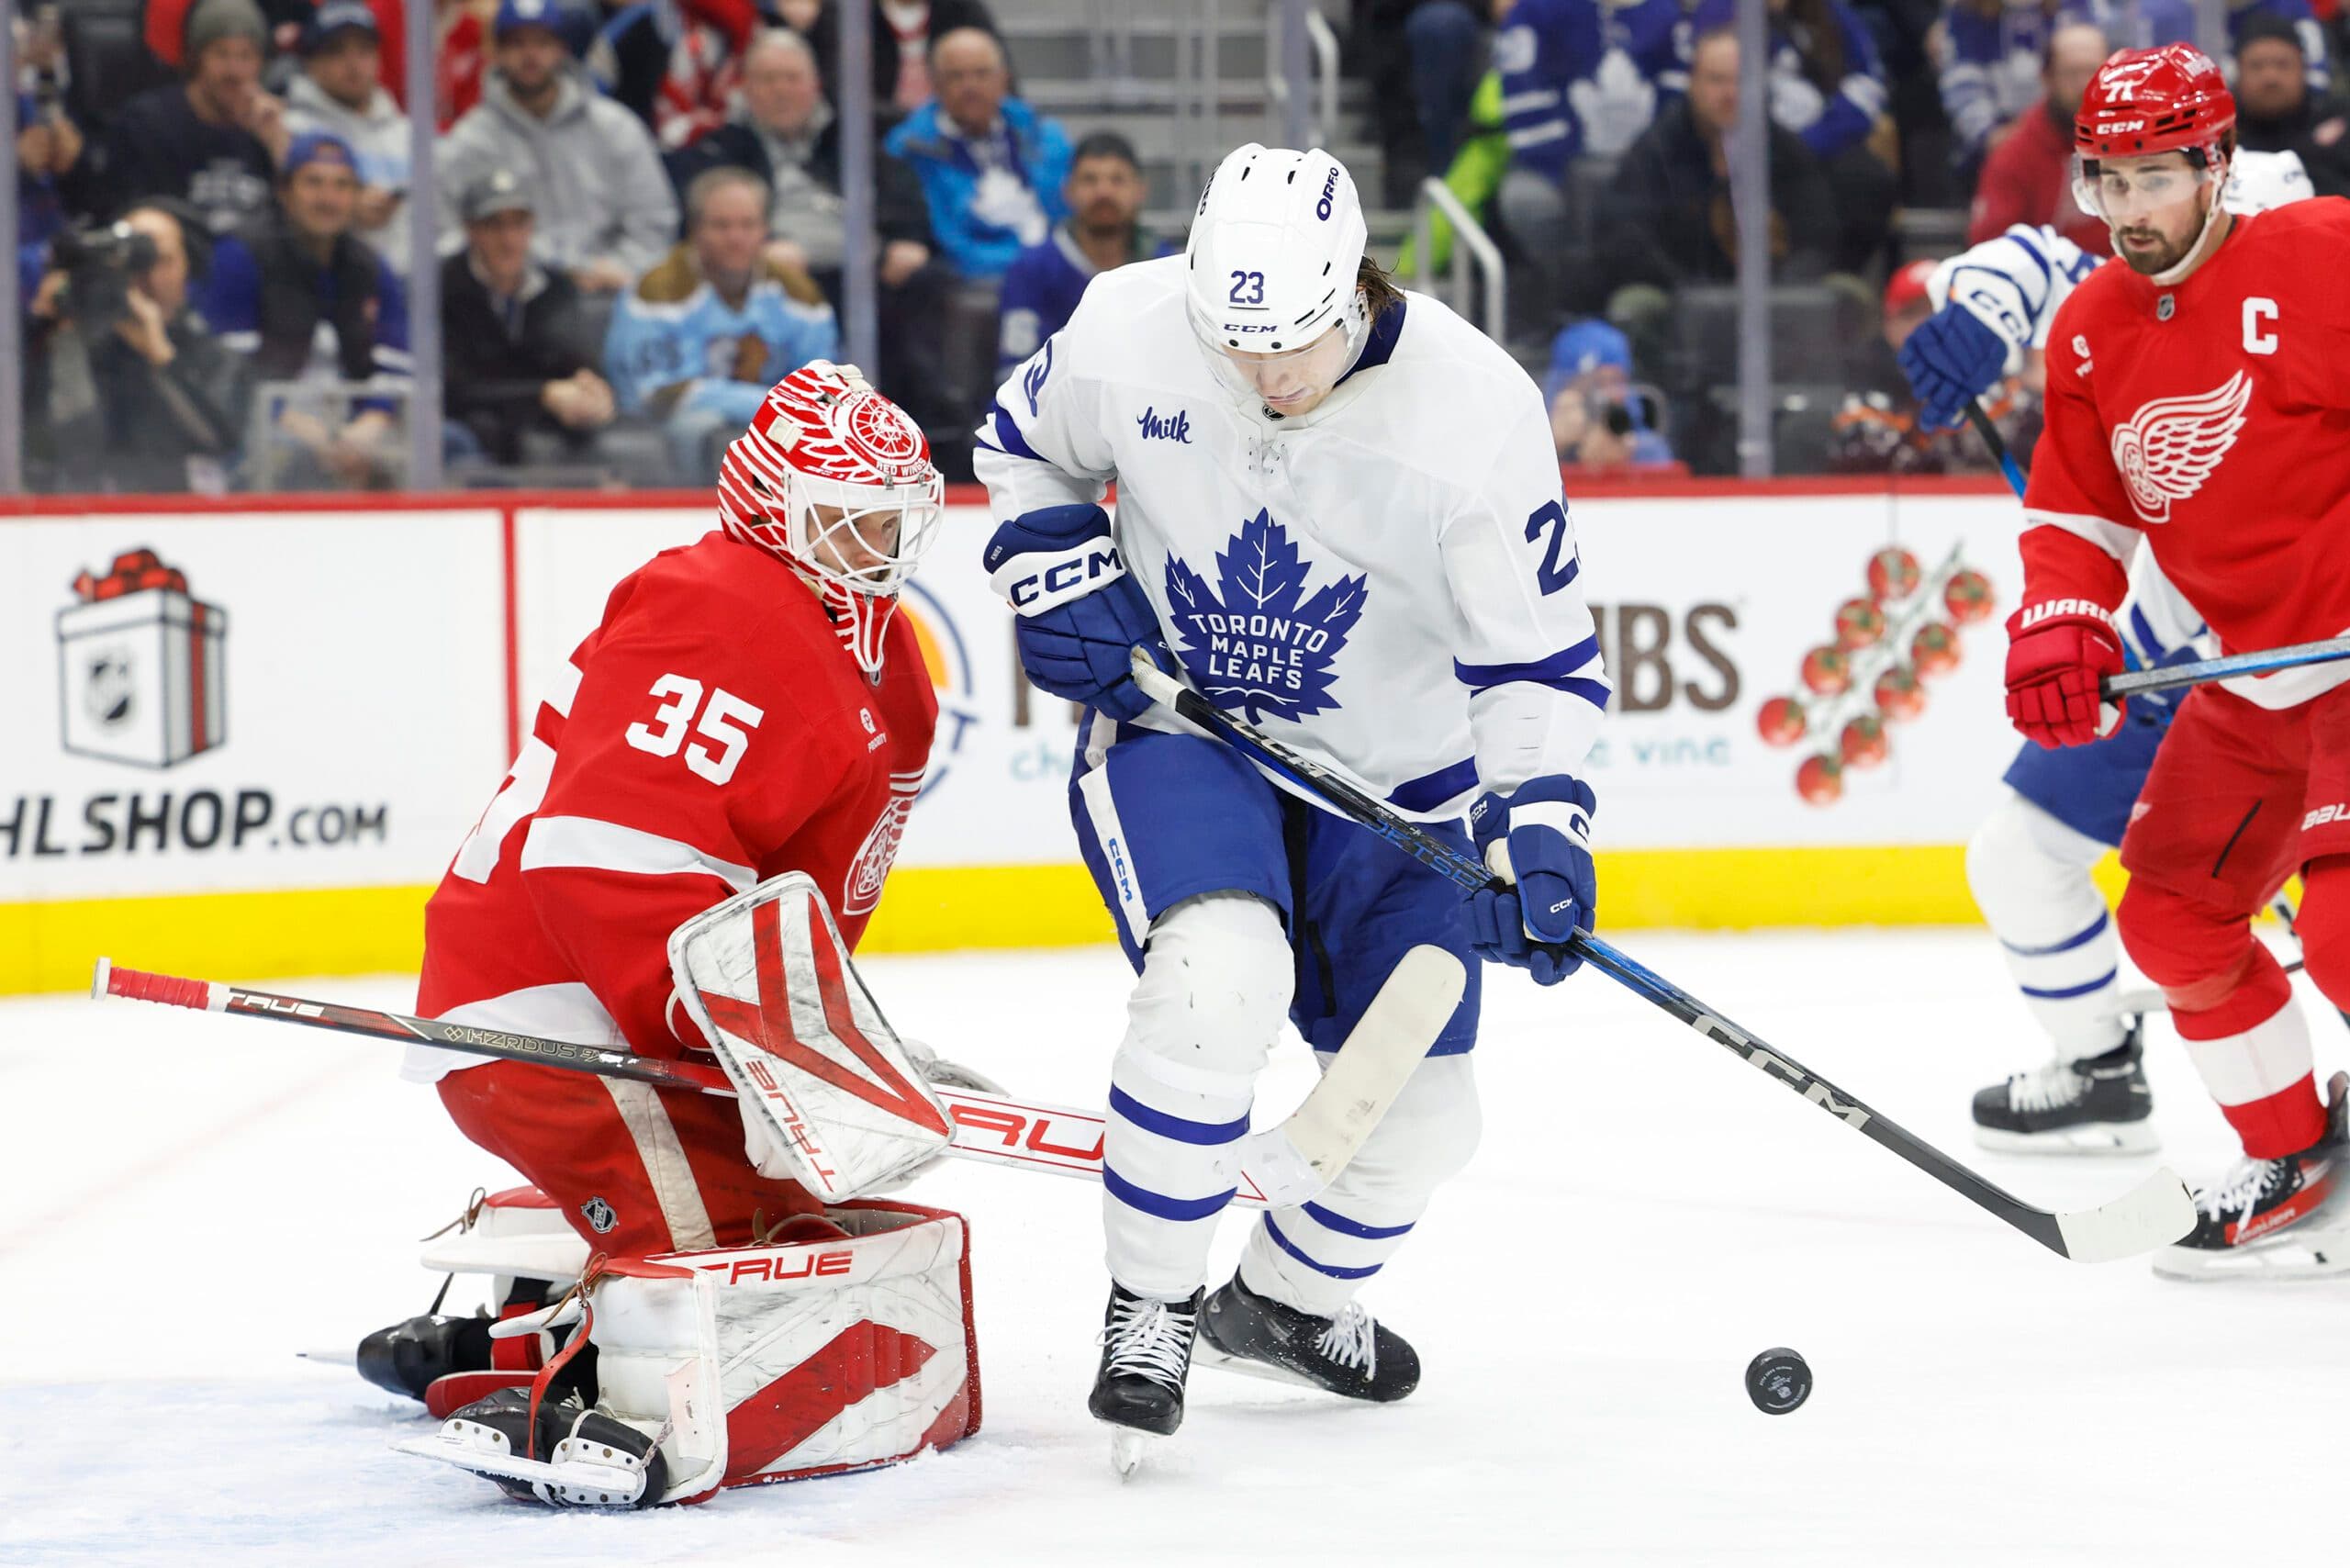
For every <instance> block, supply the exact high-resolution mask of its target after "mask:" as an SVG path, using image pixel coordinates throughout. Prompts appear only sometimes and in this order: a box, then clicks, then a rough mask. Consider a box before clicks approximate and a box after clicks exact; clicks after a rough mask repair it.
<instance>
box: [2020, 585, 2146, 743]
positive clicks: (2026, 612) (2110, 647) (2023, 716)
mask: <svg viewBox="0 0 2350 1568" xmlns="http://www.w3.org/2000/svg"><path fill="white" fill-rule="evenodd" d="M2123 667H2124V661H2123V659H2122V656H2121V636H2120V635H2119V634H2118V633H2115V631H2114V630H2113V617H2112V615H2111V614H2110V613H2109V611H2108V610H2106V609H2105V608H2104V607H2103V606H2102V605H2099V604H2097V603H2095V602H2093V601H2092V600H2089V599H2047V600H2043V601H2042V602H2041V603H2039V604H2031V605H2026V606H2025V607H2024V608H2023V609H2021V610H2017V611H2016V612H2015V613H2014V614H2013V615H2010V616H2009V617H2008V722H2010V723H2012V724H2013V725H2015V727H2016V730H2017V732H2018V733H2019V734H2021V735H2022V736H2023V737H2024V738H2025V739H2026V740H2029V741H2033V742H2036V743H2037V744H2039V745H2043V746H2062V745H2088V743H2089V742H2091V741H2093V740H2096V739H2097V738H2098V736H2100V735H2107V734H2112V733H2113V728H2114V726H2115V725H2117V724H2119V723H2120V722H2121V707H2122V705H2121V703H2119V702H2108V701H2106V700H2103V699H2102V698H2100V697H2099V696H2098V683H2099V682H2100V681H2102V680H2103V679H2104V678H2106V677H2108V676H2109V675H2120V674H2121V671H2122V669H2123Z"/></svg>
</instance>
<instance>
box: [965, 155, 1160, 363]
mask: <svg viewBox="0 0 2350 1568" xmlns="http://www.w3.org/2000/svg"><path fill="white" fill-rule="evenodd" d="M1149 194H1150V188H1149V186H1148V185H1147V184H1146V183H1145V181H1144V179H1143V174H1142V160H1141V159H1139V158H1137V157H1136V155H1135V149H1134V143H1132V142H1130V141H1128V140H1126V139H1125V137H1123V136H1120V135H1119V134H1118V133H1117V132H1116V131H1113V130H1097V131H1095V132H1094V133H1093V134H1091V136H1088V137H1087V138H1086V139H1085V140H1082V141H1080V142H1079V143H1078V144H1077V151H1076V153H1075V154H1074V155H1073V156H1071V158H1070V159H1069V185H1068V189H1067V196H1068V201H1069V217H1068V218H1065V219H1063V220H1062V221H1061V222H1060V223H1058V224H1057V225H1055V226H1054V229H1053V232H1052V237H1051V238H1050V239H1048V240H1046V241H1045V242H1044V243H1043V244H1041V245H1036V246H1033V247H1031V248H1030V249H1028V250H1026V251H1024V252H1021V253H1020V259H1019V260H1018V261H1016V262H1014V263H1012V270H1011V271H1009V272H1007V273H1005V274H1003V297H1002V325H1001V326H1000V328H999V329H998V332H997V341H996V375H997V376H998V378H999V379H1001V378H1002V377H1003V376H1005V375H1010V374H1011V373H1012V367H1013V365H1016V364H1019V363H1020V362H1021V361H1022V360H1024V359H1026V358H1027V357H1028V356H1029V355H1030V354H1032V353H1035V352H1036V349H1037V345H1039V344H1041V343H1042V342H1044V341H1045V340H1046V338H1049V337H1051V336H1052V335H1053V334H1054V333H1055V332H1057V331H1059V330H1061V329H1062V328H1063V327H1064V326H1066V325H1068V323H1069V317H1070V316H1072V315H1074V314H1075V313H1076V310H1077V302H1078V301H1079V300H1080V298H1082V297H1084V295H1085V286H1086V285H1087V284H1089V283H1091V282H1092V281H1093V277H1094V274H1097V273H1106V272H1111V271H1113V270H1115V269H1116V268H1119V267H1123V266H1125V264H1126V263H1129V262H1139V261H1142V260H1144V259H1146V257H1147V255H1148V254H1149V252H1147V250H1146V249H1145V241H1144V239H1143V233H1142V227H1141V223H1140V219H1141V218H1142V206H1143V202H1144V200H1145V199H1146V198H1147V196H1149Z"/></svg>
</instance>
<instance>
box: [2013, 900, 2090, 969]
mask: <svg viewBox="0 0 2350 1568" xmlns="http://www.w3.org/2000/svg"><path fill="white" fill-rule="evenodd" d="M2110 924H2113V921H2112V917H2111V916H2109V914H2107V913H2106V912H2105V911H2103V910H2099V911H2098V912H2097V919H2096V920H2094V921H2092V922H2090V924H2089V927H2088V929H2087V930H2086V931H2077V932H2075V933H2074V934H2073V935H2070V936H2067V937H2065V939H2064V940H2063V941H2062V942H2051V943H2050V944H2049V945H2048V946H2045V947H2026V946H2021V945H2020V944H2018V943H2014V942H2005V941H2003V942H2001V943H2000V944H1999V946H2002V947H2005V948H2006V949H2007V950H2008V951H2009V952H2010V953H2013V954H2014V955H2016V957H2018V958H2046V957H2048V956H2049V955H2050V954H2051V953H2069V952H2071V951H2072V950H2073V949H2074V948H2076V947H2078V946H2082V945H2084V944H2085V943H2089V942H2094V941H2095V940H2097V939H2098V937H2099V936H2102V935H2105V928H2106V927H2107V926H2108V925H2110Z"/></svg>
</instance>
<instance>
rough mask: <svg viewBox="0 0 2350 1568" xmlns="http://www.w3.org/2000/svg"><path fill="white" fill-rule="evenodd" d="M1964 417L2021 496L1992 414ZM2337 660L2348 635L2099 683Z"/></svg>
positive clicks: (2218, 676) (2139, 685)
mask: <svg viewBox="0 0 2350 1568" xmlns="http://www.w3.org/2000/svg"><path fill="white" fill-rule="evenodd" d="M1966 420H1967V423H1969V424H1971V425H1973V426H1974V427H1975V434H1977V435H1979V436H1981V437H1982V438H1983V444H1984V445H1986V446H1987V447H1989V448H1990V449H1991V454H1992V455H1993V456H1994V457H1997V459H1998V460H1999V467H2000V469H2001V471H2002V472H2004V473H2005V474H2006V475H2007V476H2008V484H2009V487H2011V488H2013V489H2014V491H2015V493H2016V499H2018V500H2021V499H2023V488H2024V473H2023V470H2022V469H2021V468H2020V467H2019V466H2017V465H2016V460H2015V459H2014V458H2013V457H2012V456H2010V455H2009V453H2008V443H2007V442H2004V441H2002V440H2001V439H2000V438H1999V431H1998V427H1997V426H1996V425H1994V424H1993V423H1992V422H1991V416H1990V415H1988V414H1986V413H1985V412H1984V411H1983V405H1982V403H1981V402H1980V401H1979V400H1977V399H1975V398H1968V399H1967V400H1966ZM2336 659H2350V637H2328V638H2326V639H2324V640H2323V641H2322V642H2316V643H2292V644H2287V645H2286V646H2284V647H2281V648H2264V649H2257V650H2255V651H2254V652H2252V653H2249V654H2230V655H2227V656H2226V657H2224V658H2217V659H2199V660H2198V661H2196V662H2195V663H2193V664H2185V665H2170V666H2165V667H2164V668H2161V669H2133V670H2130V671H2128V672H2126V673H2124V674H2121V675H2111V676H2108V677H2106V678H2105V680H2104V682H2103V683H2102V684H2101V685H2099V686H2098V696H2099V697H2103V698H2114V697H2128V696H2130V695H2132V693H2134V692H2140V691H2170V690H2175V689H2177V688H2179V687H2182V686H2200V685H2202V684H2203V683H2204V682H2206V681H2210V680H2225V679H2227V678H2229V677H2230V676H2237V675H2266V674H2268V673H2269V672H2271V671H2272V670H2280V669H2298V668H2299V667H2300V666H2302V665H2322V664H2332V663H2333V661H2334V660H2336Z"/></svg>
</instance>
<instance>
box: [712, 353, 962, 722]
mask: <svg viewBox="0 0 2350 1568" xmlns="http://www.w3.org/2000/svg"><path fill="white" fill-rule="evenodd" d="M945 499H946V487H945V485H944V483H943V482H942V481H941V480H940V478H939V476H938V470H937V469H936V468H935V467H934V466H933V465H932V464H931V461H930V442H928V441H927V440H925V439H924V438H923V433H922V430H921V428H920V427H919V426H917V425H916V424H915V423H914V422H913V420H911V419H909V418H907V417H906V413H905V410H903V409H901V408H899V407H898V406H897V405H896V404H895V403H892V402H891V401H890V399H889V398H885V397H883V396H882V395H881V394H880V393H878V392H877V391H875V390H874V389H873V388H872V387H871V386H868V385H867V382H866V380H865V377H864V375H863V374H862V373H861V372H859V371H858V370H857V368H856V366H855V365H846V364H840V365H836V364H832V363H831V362H829V361H827V360H821V359H820V360H815V361H812V362H811V363H810V364H804V365H802V366H800V368H799V369H798V370H795V371H793V372H792V373H791V374H790V375H787V376H785V377H784V378H783V379H782V380H781V381H778V382H777V383H776V384H775V386H774V389H773V390H771V391H770V392H768V393H767V401H766V402H764V403H762V404H760V405H759V411H758V412H757V413H756V414H755V415H753V416H752V418H751V428H750V429H748V430H746V431H744V432H743V433H742V434H741V435H740V436H738V437H736V438H735V440H734V442H733V444H731V445H730V446H728V447H727V449H726V460H725V462H724V463H723V464H722V465H720V467H719V471H718V515H719V521H720V522H721V523H722V525H723V526H724V528H725V530H726V532H727V533H728V534H729V535H730V536H731V537H733V538H735V539H739V540H742V541H743V542H744V543H750V544H756V545H758V546H759V547H760V548H761V549H764V550H768V551H771V552H773V553H774V554H777V555H779V556H781V557H782V558H783V559H784V560H785V561H787V562H789V564H790V565H791V566H792V567H793V569H794V570H796V571H798V572H799V573H800V575H801V576H802V577H806V578H808V579H809V580H810V581H811V583H813V584H814V585H815V586H816V588H817V589H818V590H819V591H820V592H821V593H822V596H823V600H824V608H825V609H826V610H828V611H829V612H830V613H831V615H832V617H833V623H834V626H836V627H837V628H838V629H839V631H840V634H841V641H842V643H843V644H845V646H846V647H847V648H848V650H849V653H850V654H851V655H853V656H854V657H855V658H856V663H857V667H858V668H860V669H862V670H864V671H865V673H866V674H867V675H868V676H878V675H879V674H880V672H881V660H882V635H883V633H886V632H887V631H888V630H889V626H890V616H891V615H892V614H893V613H894V612H895V611H896V610H897V604H898V590H899V589H900V588H902V587H903V586H904V585H905V581H906V579H907V578H908V577H912V576H913V572H914V568H915V566H918V565H919V564H920V563H921V561H922V557H923V554H924V553H925V552H926V551H928V550H929V548H930V547H931V545H932V544H933V543H934V542H935V541H936V539H937V537H938V526H939V522H940V520H941V519H942V517H943V516H944V515H945Z"/></svg>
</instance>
